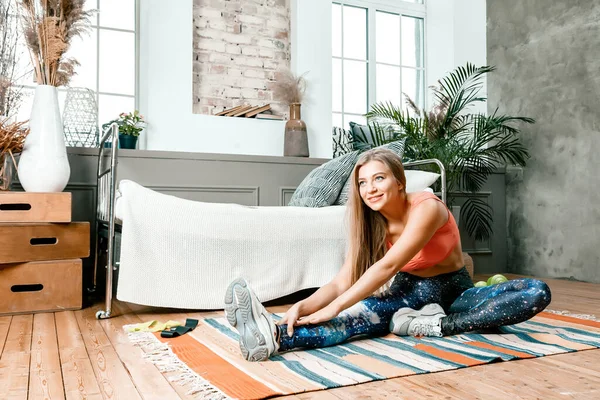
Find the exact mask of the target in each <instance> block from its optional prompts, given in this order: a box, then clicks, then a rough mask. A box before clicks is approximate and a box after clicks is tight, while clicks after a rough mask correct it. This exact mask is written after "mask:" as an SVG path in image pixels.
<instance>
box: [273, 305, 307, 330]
mask: <svg viewBox="0 0 600 400" xmlns="http://www.w3.org/2000/svg"><path fill="white" fill-rule="evenodd" d="M301 303H302V302H300V301H299V302H297V303H296V304H294V305H293V306H292V307H291V308H290V309H289V310H287V312H286V313H285V314H284V316H283V317H282V318H281V319H280V320H279V322H277V325H285V324H287V334H288V336H292V335H293V334H294V325H297V324H298V319H300V317H302V316H304V313H303V312H302V304H301Z"/></svg>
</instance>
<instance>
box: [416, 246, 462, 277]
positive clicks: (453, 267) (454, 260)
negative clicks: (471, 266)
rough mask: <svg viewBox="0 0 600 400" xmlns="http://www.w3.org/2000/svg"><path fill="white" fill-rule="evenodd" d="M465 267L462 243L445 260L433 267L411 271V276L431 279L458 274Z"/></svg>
mask: <svg viewBox="0 0 600 400" xmlns="http://www.w3.org/2000/svg"><path fill="white" fill-rule="evenodd" d="M464 266H465V261H464V259H463V256H462V247H461V245H460V243H459V244H458V246H456V247H455V248H454V250H452V253H450V255H449V256H448V257H446V259H445V260H443V261H442V262H440V263H439V264H437V265H434V266H433V267H429V268H425V269H418V270H415V271H410V272H409V274H412V275H416V276H420V277H422V278H431V277H432V276H436V275H441V274H448V273H450V272H456V271H458V270H460V269H461V268H462V267H464Z"/></svg>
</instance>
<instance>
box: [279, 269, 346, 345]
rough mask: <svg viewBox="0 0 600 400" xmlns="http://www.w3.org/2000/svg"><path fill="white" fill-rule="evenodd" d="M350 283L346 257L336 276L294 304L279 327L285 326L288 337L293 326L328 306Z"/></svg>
mask: <svg viewBox="0 0 600 400" xmlns="http://www.w3.org/2000/svg"><path fill="white" fill-rule="evenodd" d="M351 282H352V265H351V264H350V259H349V258H348V257H346V261H345V262H344V265H343V266H342V268H341V269H340V270H339V272H338V273H337V275H336V276H335V277H334V278H333V279H332V280H331V281H330V282H329V283H327V284H326V285H324V286H322V287H320V288H319V290H317V291H316V292H314V293H313V294H312V295H311V296H310V297H308V298H306V299H304V300H302V301H299V302H297V303H296V304H294V305H293V306H292V307H291V308H290V309H289V310H288V311H287V312H286V313H285V315H284V316H283V318H281V320H280V321H279V322H278V323H279V324H280V325H282V324H287V332H288V335H290V336H291V335H292V334H293V333H294V325H296V324H297V321H298V320H299V319H300V318H301V317H304V316H306V315H310V314H313V313H315V312H317V311H319V310H320V309H322V308H323V307H326V306H328V305H329V304H330V303H331V302H332V301H334V300H335V299H336V298H337V297H338V296H340V295H341V294H342V293H344V292H345V291H346V290H348V288H350V286H352V285H351Z"/></svg>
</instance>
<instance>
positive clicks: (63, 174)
mask: <svg viewBox="0 0 600 400" xmlns="http://www.w3.org/2000/svg"><path fill="white" fill-rule="evenodd" d="M17 171H18V174H19V182H20V183H21V185H22V186H23V188H24V189H25V191H27V192H62V191H63V189H64V188H65V187H66V186H67V182H68V181H69V176H70V175H71V168H70V166H69V160H68V158H67V148H66V147H65V140H64V131H63V124H62V119H61V117H60V110H59V108H58V91H57V90H56V87H54V86H50V85H38V86H37V87H36V88H35V95H34V98H33V107H32V108H31V118H30V119H29V135H27V138H26V139H25V144H24V146H23V152H22V153H21V158H20V159H19V166H18V169H17Z"/></svg>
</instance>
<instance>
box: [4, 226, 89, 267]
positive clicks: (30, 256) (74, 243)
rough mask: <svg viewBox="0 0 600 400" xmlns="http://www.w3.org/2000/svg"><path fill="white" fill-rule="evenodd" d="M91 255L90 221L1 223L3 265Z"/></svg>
mask: <svg viewBox="0 0 600 400" xmlns="http://www.w3.org/2000/svg"><path fill="white" fill-rule="evenodd" d="M89 254H90V224H89V222H71V223H68V224H44V223H41V224H28V223H15V224H0V264H6V263H17V262H26V261H43V260H66V259H71V258H85V257H88V256H89Z"/></svg>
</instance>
